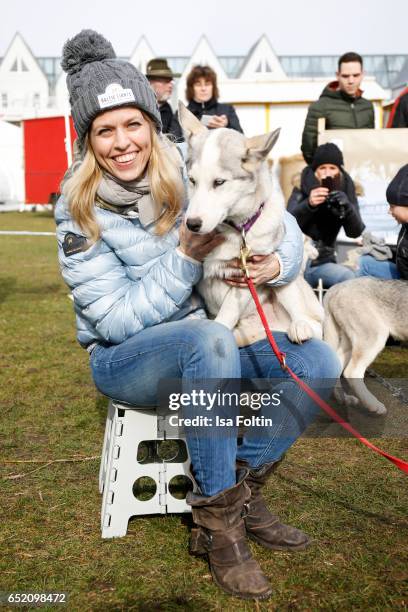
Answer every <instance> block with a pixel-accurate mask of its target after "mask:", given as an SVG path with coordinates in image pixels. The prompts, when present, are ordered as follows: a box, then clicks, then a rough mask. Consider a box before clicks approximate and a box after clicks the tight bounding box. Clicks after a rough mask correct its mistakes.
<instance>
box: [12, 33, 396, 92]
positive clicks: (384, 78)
mask: <svg viewBox="0 0 408 612" xmlns="http://www.w3.org/2000/svg"><path fill="white" fill-rule="evenodd" d="M203 41H204V42H203ZM142 43H143V45H144V47H146V49H151V47H150V44H149V42H148V41H147V39H146V38H145V37H144V36H143V37H142V38H141V39H140V40H139V42H138V44H137V45H136V49H137V48H138V46H140V45H142ZM204 43H206V45H207V46H208V48H210V49H211V45H210V43H209V42H208V41H207V39H206V38H205V36H202V37H201V38H200V41H199V45H200V44H202V45H203V44H204ZM262 43H263V44H264V46H265V49H266V51H264V53H267V52H268V49H267V47H268V45H269V47H270V50H271V53H274V52H273V49H272V47H271V45H270V43H269V41H268V39H267V37H265V36H262V37H261V38H260V39H259V40H258V41H257V42H256V43H254V45H253V46H252V47H251V49H250V50H249V51H248V53H247V54H246V55H216V54H215V53H214V56H215V57H216V60H217V62H219V64H220V66H221V70H223V71H224V72H225V74H226V76H227V77H228V78H229V79H236V78H239V77H240V75H241V73H242V72H243V71H244V70H245V68H246V66H247V65H248V62H249V60H250V58H251V56H252V55H253V53H254V51H255V50H256V48H257V46H259V45H260V44H262ZM136 49H135V51H136ZM211 50H212V49H211ZM135 51H134V52H133V53H132V56H131V58H129V57H126V58H125V57H123V58H122V59H128V60H129V59H133V57H134V55H135ZM193 55H194V53H192V55H190V56H186V55H185V56H167V59H168V62H169V64H170V66H171V68H172V69H173V71H174V72H179V73H183V72H184V70H185V68H186V66H187V64H188V63H189V62H190V60H191V58H192V56H193ZM2 59H3V58H0V64H1V61H2ZM276 59H277V62H278V63H280V67H281V68H282V70H283V72H284V73H285V75H286V76H287V77H289V78H298V77H309V78H315V77H326V76H327V77H331V76H332V75H333V74H334V73H335V72H336V69H337V60H338V56H337V55H280V56H279V55H277V56H276ZM363 59H364V69H365V72H366V74H367V75H368V76H373V77H375V78H376V80H377V81H378V83H379V84H380V85H381V86H382V87H384V88H385V89H395V85H397V84H396V81H397V80H398V81H400V80H401V78H402V76H403V68H404V66H405V68H404V70H405V71H406V72H408V54H407V55H393V54H389V55H365V56H363ZM36 60H37V62H38V64H39V65H40V67H41V68H42V70H43V72H44V73H45V75H46V76H47V79H48V83H49V86H50V92H53V91H54V89H55V85H56V82H57V79H58V77H59V75H60V73H61V65H60V62H61V58H60V57H55V56H47V57H36ZM404 74H405V73H404ZM401 75H402V76H401ZM404 78H405V76H404ZM407 81H408V79H407V78H405V83H406V82H407Z"/></svg>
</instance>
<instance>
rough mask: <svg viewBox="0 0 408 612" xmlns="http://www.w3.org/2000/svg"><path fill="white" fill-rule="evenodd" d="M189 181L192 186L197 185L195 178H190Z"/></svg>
mask: <svg viewBox="0 0 408 612" xmlns="http://www.w3.org/2000/svg"><path fill="white" fill-rule="evenodd" d="M188 180H189V181H190V183H191V184H192V185H195V184H196V182H195V180H194V179H193V177H192V176H189V177H188Z"/></svg>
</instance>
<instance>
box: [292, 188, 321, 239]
mask: <svg viewBox="0 0 408 612" xmlns="http://www.w3.org/2000/svg"><path fill="white" fill-rule="evenodd" d="M317 210H318V207H317V206H316V207H315V208H312V207H311V206H310V204H309V197H308V196H306V197H305V194H304V193H303V192H302V191H300V189H298V188H297V187H295V188H294V189H293V191H292V193H291V195H290V198H289V201H288V211H289V212H290V213H291V214H292V215H293V216H294V217H295V219H296V221H297V222H298V224H299V227H300V229H301V230H302V232H303V233H305V234H307V231H306V230H307V227H308V225H309V223H310V222H311V221H312V219H313V217H314V215H315V214H316V212H317Z"/></svg>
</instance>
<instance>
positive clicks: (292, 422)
mask: <svg viewBox="0 0 408 612" xmlns="http://www.w3.org/2000/svg"><path fill="white" fill-rule="evenodd" d="M62 66H63V68H64V70H65V71H66V72H67V73H68V76H67V85H68V90H69V93H70V103H71V109H72V117H73V120H74V124H75V128H76V131H77V135H78V145H79V149H80V160H79V161H77V162H76V164H74V167H73V168H72V170H71V172H70V176H69V177H68V178H67V180H66V181H65V183H64V188H63V196H62V197H61V198H60V200H59V202H58V204H57V208H56V222H57V237H58V247H59V260H60V266H61V270H62V275H63V277H64V279H65V281H66V283H67V284H68V285H69V287H70V288H71V291H72V295H73V298H74V303H75V312H76V316H77V329H78V340H79V342H80V344H81V345H82V346H83V347H84V348H86V349H87V350H88V351H89V353H90V364H91V370H92V375H93V378H94V381H95V384H96V386H97V387H98V389H99V390H100V391H101V392H102V393H104V394H105V395H107V396H110V397H112V398H115V399H117V400H121V401H124V402H127V403H128V404H131V405H156V404H157V401H158V400H157V395H158V384H159V382H160V380H161V379H164V378H178V379H182V380H183V384H185V388H194V383H195V381H197V379H210V380H213V379H217V380H221V381H223V384H224V389H227V390H228V388H229V386H231V385H232V386H234V384H236V381H237V380H239V379H240V377H241V375H243V376H245V377H248V378H250V377H265V376H275V375H277V376H280V375H281V374H280V368H279V365H278V363H277V360H276V359H275V358H274V357H273V356H272V354H271V350H270V349H269V347H268V346H267V345H266V343H265V342H263V341H261V342H259V343H256V344H254V345H252V346H251V347H246V348H245V349H238V348H237V346H236V344H235V341H234V338H233V335H232V333H231V332H230V331H229V330H228V329H226V328H225V327H223V326H221V325H219V324H217V323H215V322H214V321H209V320H207V319H206V315H205V311H204V309H203V307H202V304H201V302H200V301H199V298H198V297H197V296H196V295H195V294H194V292H193V286H194V284H195V283H196V282H197V281H198V280H199V278H200V276H201V268H202V265H201V261H202V260H203V259H204V257H205V256H206V255H207V254H208V253H209V252H210V251H211V250H212V249H213V248H214V247H215V246H217V245H218V244H220V240H221V238H220V236H219V235H218V234H217V233H215V232H214V233H212V234H208V235H204V236H198V235H195V234H194V235H193V234H190V233H189V232H188V230H187V229H186V227H185V226H184V225H182V224H181V221H180V219H181V215H180V213H181V210H182V207H183V204H184V198H185V194H184V185H183V180H182V167H181V166H182V162H181V158H180V156H179V154H178V151H177V149H176V148H175V146H174V145H172V144H171V143H170V142H169V141H168V140H167V139H166V138H165V137H163V136H162V134H161V121H160V114H159V111H158V108H157V104H156V98H155V94H154V92H153V90H152V89H151V88H150V86H149V84H148V82H147V80H146V78H145V77H144V76H143V75H142V74H141V73H140V72H139V71H138V70H137V69H136V68H135V67H134V66H133V65H132V64H129V63H127V62H124V61H120V60H118V59H116V57H115V54H114V51H113V49H112V46H111V45H110V43H109V42H108V41H106V40H105V39H104V38H103V37H102V36H101V35H99V34H97V33H95V32H93V31H90V30H85V31H83V32H81V33H80V34H78V35H77V36H75V37H74V38H73V39H72V40H70V41H68V42H67V43H66V45H65V47H64V51H63V61H62ZM286 221H287V225H286V230H287V231H286V236H285V239H284V241H283V242H282V245H281V247H280V248H279V250H278V256H277V257H276V261H275V264H274V265H275V267H276V270H275V272H274V273H273V272H272V271H271V277H272V276H274V275H276V273H278V274H279V281H278V282H279V283H283V282H288V281H289V280H290V279H291V278H292V277H293V276H294V275H295V274H296V273H297V271H298V267H299V265H300V261H301V249H302V247H301V244H302V243H301V238H300V232H299V230H298V229H297V226H296V223H295V221H294V220H293V218H290V216H289V215H288V217H287V219H286ZM254 265H255V264H254ZM280 340H281V341H282V342H283V345H282V348H283V350H286V359H287V361H288V363H289V364H290V366H291V367H292V368H293V369H294V370H295V371H297V372H298V374H306V375H307V376H310V377H313V376H314V375H316V373H317V372H318V373H319V374H318V375H319V376H322V377H324V376H327V377H334V376H336V375H337V371H338V367H337V362H336V360H335V357H334V355H332V353H331V352H330V349H329V348H328V347H327V345H325V344H324V343H319V342H317V341H312V340H311V341H310V342H308V343H305V345H303V346H297V345H296V346H295V345H290V346H286V345H287V344H290V343H289V342H288V340H287V339H286V344H285V342H284V338H283V334H281V338H280ZM311 352H312V353H313V355H311V354H310V353H311ZM234 381H235V382H234ZM296 400H297V402H296V403H297V404H298V406H299V411H300V415H301V419H296V418H294V417H293V410H292V411H288V410H286V409H283V408H282V409H276V412H275V416H274V425H273V427H272V428H270V430H268V431H267V432H264V434H265V435H264V436H263V435H262V432H261V433H260V434H259V435H258V437H256V438H255V439H254V438H251V439H246V438H244V442H243V444H242V445H241V446H239V450H238V447H237V440H236V433H237V432H236V428H234V427H232V428H231V430H230V432H222V434H220V433H219V432H214V434H212V433H211V432H209V433H208V434H207V435H200V433H198V432H197V431H196V430H194V429H187V431H186V437H187V444H188V448H189V452H190V457H191V463H192V466H191V468H192V473H193V474H194V478H195V482H196V488H195V490H194V492H192V493H189V497H188V501H189V503H190V504H191V506H192V511H193V517H194V520H195V521H196V523H197V525H198V529H197V530H196V531H195V532H194V538H193V541H192V550H193V551H195V552H196V553H197V554H208V558H209V562H210V565H211V570H212V573H213V576H214V579H215V581H216V582H217V584H218V585H219V586H220V587H221V588H223V589H224V590H225V591H227V592H228V593H232V594H234V595H237V596H239V597H243V598H247V599H250V598H254V599H263V598H266V597H268V596H269V595H270V593H271V587H270V584H269V581H268V579H267V578H266V576H265V575H264V574H263V572H262V570H261V569H260V567H259V565H258V563H257V562H256V561H255V560H254V559H253V558H252V557H251V553H250V550H249V548H248V546H247V541H246V535H247V534H248V535H250V536H251V537H254V538H255V539H256V540H257V541H258V542H259V543H260V544H262V545H263V546H266V547H267V548H280V549H282V548H283V549H292V550H296V549H300V548H304V547H305V546H306V545H307V543H308V538H307V536H306V535H305V534H303V533H302V532H301V531H299V530H297V529H295V528H293V527H288V526H286V525H283V524H281V523H280V522H279V521H278V519H277V517H275V516H273V515H271V514H270V513H269V511H268V510H267V508H266V506H265V503H264V501H263V499H262V495H261V487H262V485H263V484H264V483H265V482H266V479H267V478H268V477H269V475H270V474H271V473H272V471H273V470H274V468H275V467H276V463H277V462H278V461H279V459H280V458H281V456H282V454H283V453H284V452H285V451H286V449H287V448H289V446H291V445H292V444H293V442H294V441H295V440H296V438H297V437H298V436H299V435H300V433H301V431H302V430H303V429H304V427H305V426H306V424H307V423H308V422H310V420H312V419H313V417H314V415H315V408H314V407H312V406H311V403H310V402H307V401H306V400H303V398H302V394H298V395H297V396H296ZM300 400H302V401H300ZM190 407H191V406H187V407H185V410H186V411H188V410H189V408H190ZM198 410H200V408H199V409H198ZM280 431H283V432H284V435H283V436H279V435H278V434H279V432H280ZM201 433H202V432H201ZM236 461H239V462H240V464H239V463H238V466H236ZM237 467H238V469H237ZM251 491H252V497H251ZM244 506H245V508H246V511H247V516H246V518H245V519H244V518H243V515H244Z"/></svg>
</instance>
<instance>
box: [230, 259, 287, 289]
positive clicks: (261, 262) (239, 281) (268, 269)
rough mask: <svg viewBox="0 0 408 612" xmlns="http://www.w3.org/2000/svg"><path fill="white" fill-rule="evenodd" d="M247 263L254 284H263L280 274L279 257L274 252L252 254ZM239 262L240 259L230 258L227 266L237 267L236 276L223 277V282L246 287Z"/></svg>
mask: <svg viewBox="0 0 408 612" xmlns="http://www.w3.org/2000/svg"><path fill="white" fill-rule="evenodd" d="M247 263H248V272H249V276H250V277H251V278H252V281H253V283H254V285H263V284H264V283H266V282H268V281H270V280H272V279H273V278H276V277H277V276H279V274H280V263H279V259H278V257H277V256H276V255H275V254H274V253H271V254H270V255H252V256H251V257H249V258H248V260H247ZM240 264H241V261H240V259H231V260H230V261H229V262H228V267H231V268H236V269H237V275H236V276H234V277H233V278H228V279H225V282H226V283H228V285H231V286H232V287H247V283H246V281H245V274H244V272H243V271H242V270H241V268H240Z"/></svg>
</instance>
